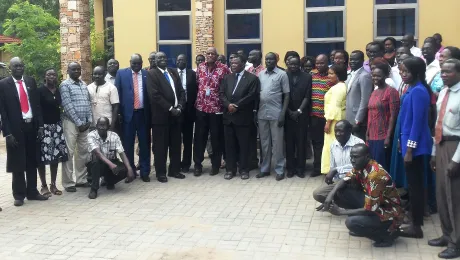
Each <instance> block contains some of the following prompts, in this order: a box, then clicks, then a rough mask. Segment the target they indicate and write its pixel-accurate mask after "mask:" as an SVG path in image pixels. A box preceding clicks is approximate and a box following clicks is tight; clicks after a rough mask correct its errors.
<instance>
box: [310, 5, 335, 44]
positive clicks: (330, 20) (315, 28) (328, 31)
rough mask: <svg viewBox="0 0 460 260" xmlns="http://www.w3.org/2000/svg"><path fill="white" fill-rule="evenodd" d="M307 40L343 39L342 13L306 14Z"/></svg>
mask: <svg viewBox="0 0 460 260" xmlns="http://www.w3.org/2000/svg"><path fill="white" fill-rule="evenodd" d="M307 25H308V38H333V37H343V11H332V12H313V13H309V14H308V21H307Z"/></svg>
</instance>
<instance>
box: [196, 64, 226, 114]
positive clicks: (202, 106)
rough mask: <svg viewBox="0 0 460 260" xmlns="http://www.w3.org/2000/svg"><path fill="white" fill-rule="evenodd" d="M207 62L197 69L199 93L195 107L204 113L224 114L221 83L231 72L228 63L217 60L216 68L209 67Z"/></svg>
mask: <svg viewBox="0 0 460 260" xmlns="http://www.w3.org/2000/svg"><path fill="white" fill-rule="evenodd" d="M206 64H207V63H206V62H203V63H201V64H200V65H198V69H197V70H196V81H197V85H198V93H197V97H196V103H195V107H196V109H197V110H198V111H201V112H204V113H208V114H222V113H223V107H222V101H220V98H219V88H220V83H221V82H222V80H223V79H224V77H225V75H227V74H230V73H231V72H230V69H229V68H228V67H227V66H226V65H224V64H222V63H220V62H216V63H215V65H214V68H208V66H207V65H206ZM209 69H211V70H209Z"/></svg>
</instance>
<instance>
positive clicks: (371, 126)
mask: <svg viewBox="0 0 460 260" xmlns="http://www.w3.org/2000/svg"><path fill="white" fill-rule="evenodd" d="M398 113H399V92H398V91H397V90H396V89H394V88H392V87H389V86H386V87H385V88H384V89H379V88H378V89H376V90H374V91H373V92H372V94H371V97H370V98H369V103H368V112H367V118H368V121H367V129H368V133H369V140H385V138H386V137H387V134H388V131H389V130H390V129H388V126H389V124H390V117H391V115H393V116H394V118H395V120H396V117H397V116H398Z"/></svg>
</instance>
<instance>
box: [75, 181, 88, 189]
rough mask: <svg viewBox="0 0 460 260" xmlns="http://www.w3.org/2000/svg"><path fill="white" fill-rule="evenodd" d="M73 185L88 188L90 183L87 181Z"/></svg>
mask: <svg viewBox="0 0 460 260" xmlns="http://www.w3.org/2000/svg"><path fill="white" fill-rule="evenodd" d="M75 187H77V188H89V187H91V184H90V183H89V182H85V183H77V184H75Z"/></svg>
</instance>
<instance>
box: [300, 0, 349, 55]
mask: <svg viewBox="0 0 460 260" xmlns="http://www.w3.org/2000/svg"><path fill="white" fill-rule="evenodd" d="M305 6H306V9H305V53H306V54H307V55H308V56H316V55H318V54H321V53H325V54H329V53H330V52H331V51H332V50H333V49H344V48H345V0H306V5H305Z"/></svg>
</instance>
